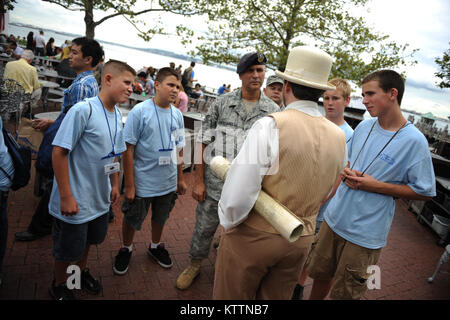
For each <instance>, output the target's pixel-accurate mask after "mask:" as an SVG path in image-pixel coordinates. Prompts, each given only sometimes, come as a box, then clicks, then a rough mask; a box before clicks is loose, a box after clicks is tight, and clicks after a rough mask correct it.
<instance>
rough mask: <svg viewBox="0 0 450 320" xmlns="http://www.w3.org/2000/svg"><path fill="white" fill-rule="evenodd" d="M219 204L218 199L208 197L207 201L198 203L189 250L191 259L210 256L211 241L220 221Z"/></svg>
mask: <svg viewBox="0 0 450 320" xmlns="http://www.w3.org/2000/svg"><path fill="white" fill-rule="evenodd" d="M217 204H218V201H216V200H214V199H212V198H210V197H206V199H205V201H203V202H199V203H198V205H197V209H196V212H195V215H196V218H195V227H194V233H193V234H192V240H191V249H190V251H189V256H190V257H191V259H205V258H207V257H208V254H209V249H210V247H211V242H212V240H213V237H214V234H215V233H216V230H217V227H218V226H219V223H220V221H219V214H218V212H217Z"/></svg>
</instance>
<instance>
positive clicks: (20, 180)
mask: <svg viewBox="0 0 450 320" xmlns="http://www.w3.org/2000/svg"><path fill="white" fill-rule="evenodd" d="M2 131H3V139H4V140H5V146H6V147H7V148H8V153H9V154H10V155H11V159H12V162H13V165H14V178H12V179H11V176H10V175H9V174H8V173H6V171H5V170H4V169H3V168H2V167H0V170H1V171H3V173H4V174H5V175H6V176H7V177H8V179H9V180H10V181H11V182H12V185H11V189H12V190H14V191H16V190H18V189H20V188H23V187H25V186H26V185H27V184H28V182H29V181H30V176H31V175H30V169H31V149H29V148H27V147H25V146H22V145H20V144H18V143H17V141H16V140H15V139H14V138H13V136H12V135H11V133H9V131H8V130H6V129H5V128H3V130H2Z"/></svg>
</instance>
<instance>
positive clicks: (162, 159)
mask: <svg viewBox="0 0 450 320" xmlns="http://www.w3.org/2000/svg"><path fill="white" fill-rule="evenodd" d="M169 164H170V157H159V165H160V166H167V165H169Z"/></svg>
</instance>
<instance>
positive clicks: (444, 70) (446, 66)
mask: <svg viewBox="0 0 450 320" xmlns="http://www.w3.org/2000/svg"><path fill="white" fill-rule="evenodd" d="M449 44H450V43H449ZM434 61H435V62H436V64H437V65H438V66H439V71H438V72H436V73H435V75H436V76H437V77H438V78H440V79H441V80H442V81H441V82H439V83H438V84H437V85H438V86H439V87H440V88H441V89H444V88H450V48H449V49H448V50H447V51H446V52H444V54H443V56H442V58H436V59H435V60H434Z"/></svg>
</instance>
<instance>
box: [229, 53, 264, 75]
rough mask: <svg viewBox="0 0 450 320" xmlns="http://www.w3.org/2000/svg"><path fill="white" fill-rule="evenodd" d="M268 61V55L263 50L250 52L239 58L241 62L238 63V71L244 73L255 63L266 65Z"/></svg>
mask: <svg viewBox="0 0 450 320" xmlns="http://www.w3.org/2000/svg"><path fill="white" fill-rule="evenodd" d="M266 62H267V58H266V56H265V55H264V54H263V53H262V52H250V53H247V54H244V55H243V56H242V58H241V60H239V63H238V65H237V69H236V72H237V73H238V74H241V73H243V72H244V71H245V70H247V69H248V68H250V67H251V66H253V65H255V64H256V65H260V64H262V65H265V64H266Z"/></svg>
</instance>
